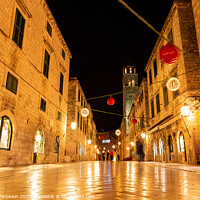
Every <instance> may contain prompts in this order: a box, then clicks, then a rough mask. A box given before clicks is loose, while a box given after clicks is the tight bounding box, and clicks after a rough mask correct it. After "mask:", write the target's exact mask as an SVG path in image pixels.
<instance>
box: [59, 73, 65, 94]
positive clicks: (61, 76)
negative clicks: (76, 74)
mask: <svg viewBox="0 0 200 200" xmlns="http://www.w3.org/2000/svg"><path fill="white" fill-rule="evenodd" d="M63 80H64V76H63V74H62V72H60V89H59V92H60V94H63Z"/></svg>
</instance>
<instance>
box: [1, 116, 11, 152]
mask: <svg viewBox="0 0 200 200" xmlns="http://www.w3.org/2000/svg"><path fill="white" fill-rule="evenodd" d="M12 131H13V129H12V123H11V121H10V119H9V118H8V117H7V116H3V117H1V118H0V149H4V150H10V146H11V140H12Z"/></svg>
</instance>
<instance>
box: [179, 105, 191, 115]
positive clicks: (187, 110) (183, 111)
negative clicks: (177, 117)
mask: <svg viewBox="0 0 200 200" xmlns="http://www.w3.org/2000/svg"><path fill="white" fill-rule="evenodd" d="M181 115H182V116H183V117H189V115H190V108H189V107H188V106H183V107H182V108H181Z"/></svg>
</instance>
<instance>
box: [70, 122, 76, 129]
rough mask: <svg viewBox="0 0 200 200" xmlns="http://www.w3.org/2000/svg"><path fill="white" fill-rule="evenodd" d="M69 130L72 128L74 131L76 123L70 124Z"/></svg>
mask: <svg viewBox="0 0 200 200" xmlns="http://www.w3.org/2000/svg"><path fill="white" fill-rule="evenodd" d="M71 128H72V130H75V129H76V122H72V123H71Z"/></svg>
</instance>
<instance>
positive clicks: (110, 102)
mask: <svg viewBox="0 0 200 200" xmlns="http://www.w3.org/2000/svg"><path fill="white" fill-rule="evenodd" d="M107 104H108V105H109V106H113V105H114V104H115V99H113V98H112V96H110V98H108V99H107Z"/></svg>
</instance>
